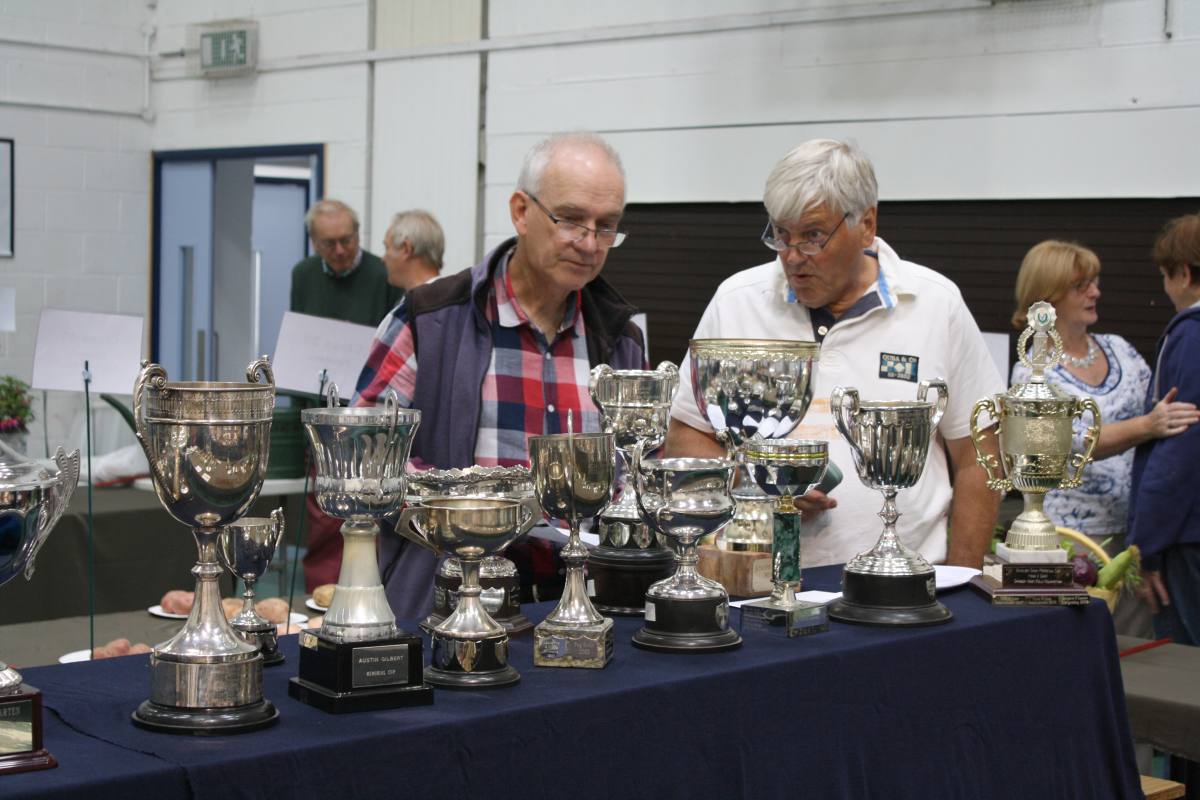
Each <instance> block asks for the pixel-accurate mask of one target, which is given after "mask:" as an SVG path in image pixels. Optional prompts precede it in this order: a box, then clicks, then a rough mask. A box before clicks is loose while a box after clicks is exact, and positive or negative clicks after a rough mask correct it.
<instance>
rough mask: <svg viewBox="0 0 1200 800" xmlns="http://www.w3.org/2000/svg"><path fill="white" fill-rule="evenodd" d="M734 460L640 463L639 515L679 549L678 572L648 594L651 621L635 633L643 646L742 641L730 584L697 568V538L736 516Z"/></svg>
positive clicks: (712, 647)
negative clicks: (733, 618) (734, 625)
mask: <svg viewBox="0 0 1200 800" xmlns="http://www.w3.org/2000/svg"><path fill="white" fill-rule="evenodd" d="M736 473H737V464H735V463H734V462H733V461H729V460H727V459H720V458H662V459H650V460H646V461H642V460H641V459H638V461H637V463H636V464H635V481H636V483H635V490H636V492H637V501H638V509H639V510H640V511H641V514H642V519H644V520H645V521H646V523H647V524H648V525H649V526H650V527H651V528H652V529H653V530H654V531H655V532H657V533H661V534H663V535H665V536H667V537H669V538H670V540H671V541H672V542H673V543H674V544H675V547H676V561H677V562H678V568H677V569H676V571H675V574H674V575H672V576H671V577H669V578H666V579H664V580H661V581H659V582H658V583H656V584H654V585H653V586H651V587H650V588H649V589H648V590H647V591H646V612H645V619H646V624H645V625H643V626H642V628H641V629H640V630H638V632H637V633H635V634H634V635H633V643H634V645H636V646H637V647H641V648H643V649H645V650H656V651H659V652H666V653H679V652H691V653H717V652H721V651H724V650H732V649H734V648H735V647H739V646H741V644H742V637H741V636H739V635H738V632H737V631H735V630H733V629H731V628H730V627H729V594H728V593H727V592H726V591H725V587H724V586H722V585H721V584H719V583H717V582H716V581H714V580H710V579H708V578H705V577H704V576H703V575H701V574H700V573H699V572H697V571H696V564H697V562H698V561H699V559H698V557H697V555H696V543H697V541H698V540H699V539H700V538H702V537H704V536H707V535H708V534H710V533H716V532H717V531H719V530H720V529H721V528H723V527H724V526H725V525H727V524H728V523H729V520H731V519H733V514H734V500H733V494H732V489H733V480H734V476H735V475H736Z"/></svg>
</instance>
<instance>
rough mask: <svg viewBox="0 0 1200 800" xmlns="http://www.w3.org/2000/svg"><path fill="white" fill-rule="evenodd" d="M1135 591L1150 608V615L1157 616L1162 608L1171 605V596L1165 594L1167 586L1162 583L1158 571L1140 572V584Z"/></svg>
mask: <svg viewBox="0 0 1200 800" xmlns="http://www.w3.org/2000/svg"><path fill="white" fill-rule="evenodd" d="M1135 591H1136V592H1137V596H1138V597H1140V598H1142V600H1143V601H1144V602H1145V603H1146V605H1148V606H1149V607H1150V613H1151V614H1157V613H1158V612H1159V611H1161V610H1162V607H1163V606H1169V605H1171V595H1170V594H1168V593H1167V585H1166V584H1165V583H1163V581H1162V574H1161V573H1159V571H1158V570H1153V571H1149V570H1142V582H1141V583H1140V584H1138V587H1137V589H1136V590H1135Z"/></svg>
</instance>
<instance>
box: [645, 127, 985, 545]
mask: <svg viewBox="0 0 1200 800" xmlns="http://www.w3.org/2000/svg"><path fill="white" fill-rule="evenodd" d="M877 196H878V195H877V188H876V182H875V171H874V169H873V168H872V166H871V162H870V161H869V160H868V159H867V157H866V155H865V154H864V153H863V152H862V151H861V150H859V149H858V148H857V147H855V146H853V145H851V144H847V143H844V142H838V141H834V140H830V139H816V140H812V141H808V142H805V143H804V144H801V145H800V146H799V147H796V148H795V149H794V150H792V151H791V152H790V153H788V154H787V155H786V156H785V157H784V158H783V160H782V161H780V162H779V163H778V164H777V165H776V166H775V168H774V170H773V171H772V172H771V174H770V176H769V177H768V178H767V184H766V191H765V194H764V198H763V200H764V203H765V205H766V209H767V213H768V215H769V217H770V221H769V223H768V225H767V229H766V230H765V231H764V232H763V237H762V240H763V244H765V245H766V246H767V247H768V248H770V249H771V250H773V251H775V252H776V253H777V254H778V257H777V258H776V259H775V260H774V261H771V262H769V263H767V264H763V265H762V266H758V267H754V268H752V269H748V270H744V271H742V272H739V273H737V274H735V275H733V276H732V277H730V278H728V279H727V280H726V281H725V282H724V283H722V284H721V286H720V287H719V288H718V289H717V293H716V295H715V296H714V297H713V299H712V301H711V302H710V303H709V305H708V308H707V309H706V310H705V312H704V315H703V317H702V318H701V320H700V324H699V326H698V327H697V329H696V334H695V335H696V338H705V339H707V338H754V339H799V340H805V341H817V342H820V343H821V358H820V363H819V364H818V366H817V367H816V369H815V370H814V373H815V377H814V381H815V387H814V392H813V398H814V399H813V402H812V405H811V407H810V408H809V411H808V414H807V416H806V417H805V418H804V420H803V421H802V422H801V424H800V426H799V427H798V428H797V430H796V431H795V432H793V433H792V434H791V436H792V437H795V438H805V439H826V440H828V441H829V453H830V457H831V458H832V460H833V461H835V462H836V463H837V464H838V465H839V466H840V467H841V468H842V469H843V470H846V471H847V472H848V473H853V460H852V458H851V455H850V450H849V447H848V445H847V444H846V442H845V440H844V439H843V438H842V436H841V435H840V434H839V433H838V432H837V430H836V429H835V427H834V424H833V418H832V416H831V414H830V407H829V395H830V392H831V391H832V390H833V388H834V387H835V386H839V385H840V386H853V387H856V388H857V389H858V390H859V392H860V393H861V396H862V398H863V399H864V400H910V401H911V400H915V399H916V394H917V384H918V382H919V381H921V380H925V379H928V378H935V377H938V378H944V379H945V380H946V383H947V384H948V385H949V405H948V406H947V408H946V413H945V415H944V416H943V418H942V421H941V423H940V424H939V425H938V434H939V435H938V437H937V439H936V441H935V443H934V446H933V447H931V448H930V450H929V458H928V462H927V464H926V466H925V470H924V474H923V475H922V477H921V480H920V481H919V482H918V483H917V485H916V486H915V487H913V488H912V489H909V490H907V491H905V492H904V494H903V495H902V498H901V506H900V510H901V512H902V515H901V517H900V521H899V524H898V528H899V532H900V537H901V539H902V540H903V541H904V542H905V543H906V544H907V545H908V546H909V547H911V548H913V549H914V550H918V551H920V552H921V554H922V555H924V556H925V557H926V558H928V559H930V561H936V562H945V563H949V564H959V565H966V566H972V567H979V566H980V564H981V562H982V560H983V556H984V553H985V552H987V550H988V546H989V544H990V541H991V535H992V528H993V526H994V524H995V520H996V512H997V508H998V505H999V497H998V496H997V495H996V494H995V493H993V492H991V491H989V490H988V489H987V487H986V483H985V481H986V476H985V474H984V472H983V470H982V469H981V468H980V467H979V466H978V464H977V463H976V457H975V451H974V448H973V447H972V445H971V439H970V427H969V425H970V414H971V409H972V407H973V405H974V403H975V401H976V400H978V399H979V398H981V397H985V396H989V395H992V394H995V393H997V392H1001V391H1003V390H1004V383H1003V380H1002V379H1001V377H1000V374H999V372H998V371H997V369H996V366H995V365H994V363H993V362H992V359H991V357H990V355H989V354H988V350H987V346H986V345H985V344H984V341H983V337H982V335H981V334H980V332H979V328H978V326H977V325H976V324H975V320H974V319H973V318H972V316H971V312H970V311H969V310H968V309H967V307H966V304H965V303H964V302H963V299H962V295H961V294H960V293H959V291H958V288H957V287H956V286H955V285H954V284H953V283H951V282H950V281H949V280H948V279H946V278H945V277H944V276H942V275H940V274H938V273H936V272H934V271H932V270H930V269H927V268H925V267H922V266H919V265H917V264H914V263H911V262H908V261H904V260H902V259H901V258H900V257H899V256H898V255H896V252H895V251H894V250H893V249H892V248H891V247H889V246H888V244H887V242H885V241H884V240H883V239H881V238H879V237H877V236H876V235H875V229H876V223H877V220H878V208H877ZM681 373H682V374H681V375H680V386H681V387H689V386H690V385H691V372H690V367H689V364H688V362H687V359H686V358H685V359H684V363H683V365H682V369H681ZM671 417H672V418H671V424H670V430H669V432H668V435H667V444H666V447H667V452H668V453H669V454H671V455H691V456H701V455H720V454H723V453H724V448H723V447H722V446H720V445H718V443H717V441H716V439H715V437H714V436H713V429H712V426H711V425H710V424H709V423H708V421H707V420H706V419H705V418H704V417H703V416H702V415H701V414H700V412H699V410H698V409H697V406H696V401H695V398H694V397H693V395H692V392H691V391H686V390H685V391H680V392H678V393H677V395H676V398H675V403H674V406H673V407H672V409H671ZM797 505H798V506H799V507H800V508H801V512H802V515H803V519H804V524H803V527H802V531H801V535H802V536H803V537H804V539H803V545H802V550H803V552H804V563H805V565H806V566H818V565H821V564H836V563H842V562H845V561H848V560H849V559H850V558H852V557H853V556H855V555H856V554H858V553H860V552H862V551H864V550H867V549H869V548H870V547H871V546H872V545H873V544H874V543H875V540H876V539H877V538H878V536H879V531H880V529H881V523H880V522H879V519H878V518H877V516H876V512H877V511H878V509H879V494H878V492H876V491H874V490H871V489H868V488H867V487H865V486H864V485H863V484H862V482H861V481H859V480H858V479H857V478H856V477H854V476H853V474H850V475H849V476H848V477H847V479H846V480H845V481H844V482H843V483H842V484H841V485H840V486H838V487H837V488H836V489H835V490H833V491H832V492H831V493H830V494H828V495H826V494H824V493H822V492H819V491H815V490H814V491H812V492H809V494H808V495H806V496H805V497H804V498H802V499H801V500H798V501H797ZM947 522H949V531H950V536H949V542H947V535H946V533H947Z"/></svg>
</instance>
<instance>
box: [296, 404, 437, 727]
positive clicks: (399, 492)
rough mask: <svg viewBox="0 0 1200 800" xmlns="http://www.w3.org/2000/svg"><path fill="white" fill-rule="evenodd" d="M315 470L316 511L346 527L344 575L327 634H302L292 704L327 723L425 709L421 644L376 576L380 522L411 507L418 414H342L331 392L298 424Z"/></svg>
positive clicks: (428, 694)
mask: <svg viewBox="0 0 1200 800" xmlns="http://www.w3.org/2000/svg"><path fill="white" fill-rule="evenodd" d="M300 419H301V422H302V423H303V425H304V431H305V433H306V434H308V440H309V443H310V444H311V445H312V450H313V460H314V461H315V462H316V468H317V480H316V495H317V505H319V506H320V507H321V510H322V511H324V512H325V513H326V514H328V515H329V516H331V517H338V518H341V519H344V520H346V521H345V522H343V523H342V540H343V546H342V566H341V569H340V570H339V572H338V579H337V583H336V584H335V585H334V588H333V600H332V601H331V602H330V604H329V608H328V610H326V612H325V618H324V620H323V621H322V623H321V627H320V628H318V629H317V630H316V631H310V630H305V631H301V633H300V674H299V676H297V677H294V678H292V679H291V680H290V681H289V682H288V694H289V695H291V696H292V697H294V698H296V699H297V700H300V701H302V702H305V703H308V704H309V705H312V706H315V707H317V708H319V709H321V710H323V711H328V712H330V713H335V714H337V713H342V712H352V711H371V710H377V709H384V708H402V707H408V706H417V705H428V704H430V703H432V702H433V689H432V688H430V687H429V686H427V685H426V684H425V683H424V682H423V681H422V679H421V675H422V673H421V663H422V659H421V649H422V642H421V637H420V636H416V635H413V634H411V633H408V632H407V631H404V630H401V629H400V628H398V627H397V626H396V615H395V614H393V613H392V609H391V606H389V605H388V602H387V596H386V595H385V594H384V589H383V582H382V581H381V580H380V576H379V561H378V558H377V557H376V545H377V543H378V538H379V523H378V520H379V519H381V518H382V517H384V516H387V515H388V514H390V513H392V512H394V511H395V510H396V509H398V508H399V507H400V504H401V503H402V502H403V501H404V492H405V488H406V476H405V472H404V467H405V464H406V463H407V462H408V453H409V450H410V449H411V448H412V440H413V436H414V435H415V434H416V432H417V426H418V425H419V424H420V422H421V412H420V411H415V410H413V409H407V408H400V407H399V406H398V405H397V403H396V394H395V392H393V391H390V390H389V392H388V393H387V396H386V398H385V402H384V405H383V406H380V407H375V406H371V407H359V408H343V407H342V405H341V402H340V401H339V399H338V392H337V386H336V385H334V384H330V387H329V391H328V393H327V406H326V407H325V408H306V409H304V411H302V412H301V414H300Z"/></svg>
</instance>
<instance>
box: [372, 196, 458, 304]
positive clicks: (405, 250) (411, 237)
mask: <svg viewBox="0 0 1200 800" xmlns="http://www.w3.org/2000/svg"><path fill="white" fill-rule="evenodd" d="M383 249H384V252H383V263H384V264H385V265H386V266H387V280H388V283H389V284H391V285H392V286H396V287H398V288H400V289H403V290H404V291H406V292H407V291H408V290H409V289H415V288H416V287H418V286H420V285H422V284H425V283H429V282H430V281H432V280H436V279H437V278H438V276H439V275H440V274H441V271H442V254H443V253H444V252H445V250H446V237H445V235H444V234H443V233H442V226H441V225H439V224H438V221H437V220H436V219H435V218H434V216H433V214H430V213H429V212H428V211H423V210H421V209H413V210H411V211H401V212H400V213H399V214H397V215H396V216H394V217H392V224H391V225H389V226H388V230H387V233H386V234H384V236H383Z"/></svg>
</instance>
